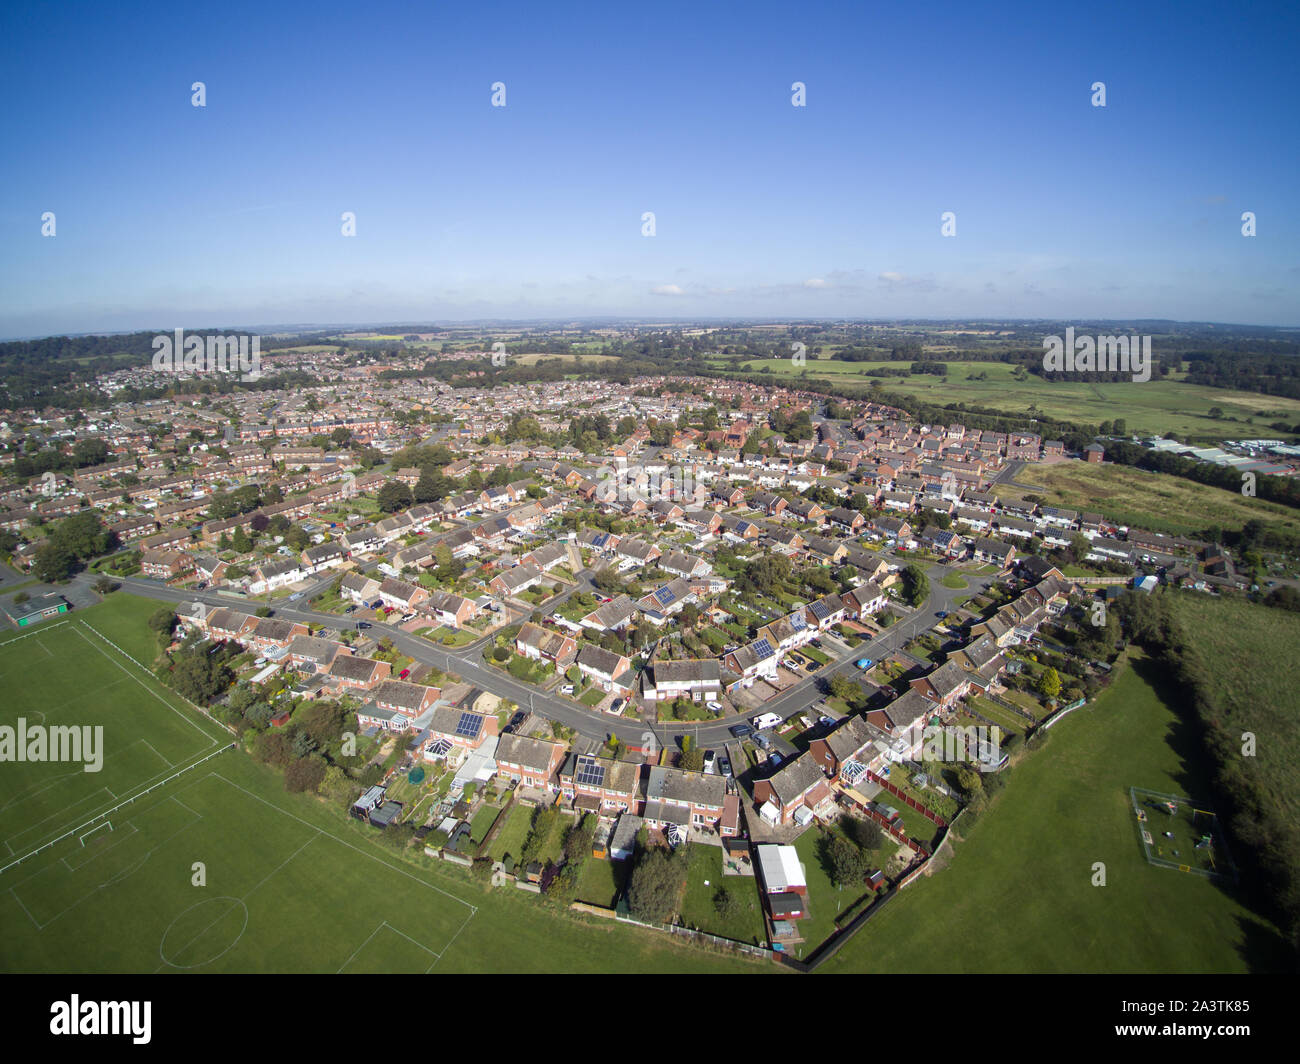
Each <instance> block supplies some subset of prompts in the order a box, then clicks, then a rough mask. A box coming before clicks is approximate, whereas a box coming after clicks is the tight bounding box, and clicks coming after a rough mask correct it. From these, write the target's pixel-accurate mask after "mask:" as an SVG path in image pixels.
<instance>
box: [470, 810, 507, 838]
mask: <svg viewBox="0 0 1300 1064" xmlns="http://www.w3.org/2000/svg"><path fill="white" fill-rule="evenodd" d="M500 815H501V807H500V806H499V805H490V804H488V803H487V802H484V803H483V804H482V805H481V806H479V809H478V812H477V813H475V814H474V815H473V817H471V818H470V822H469V837H470V838H471V839H473V840H474V841H475V842H476V843H480V842H482V841H483V839H484V838H486V837H487V833H488V831H490V830H491V828H492V825H493V823H495V822H496V818H497V817H498V816H500Z"/></svg>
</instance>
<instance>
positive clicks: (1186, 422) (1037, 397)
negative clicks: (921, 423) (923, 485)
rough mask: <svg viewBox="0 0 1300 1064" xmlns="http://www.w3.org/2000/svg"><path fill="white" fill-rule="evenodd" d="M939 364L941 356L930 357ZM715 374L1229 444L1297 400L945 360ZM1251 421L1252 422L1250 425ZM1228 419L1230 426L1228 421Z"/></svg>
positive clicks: (726, 365) (1259, 430)
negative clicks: (935, 368)
mask: <svg viewBox="0 0 1300 1064" xmlns="http://www.w3.org/2000/svg"><path fill="white" fill-rule="evenodd" d="M935 357H937V358H938V360H939V361H942V356H941V355H936V356H935ZM711 365H713V366H715V367H717V368H719V369H733V370H742V371H744V372H746V373H762V372H763V371H764V370H765V369H770V370H771V371H772V376H773V377H775V378H782V377H799V376H801V375H802V374H804V373H807V375H808V378H809V379H811V380H826V381H839V382H841V383H849V382H852V383H855V384H860V385H863V386H869V385H870V384H871V382H872V381H879V382H880V386H881V387H882V388H883V389H884V390H885V391H886V392H891V391H892V392H899V393H905V394H908V395H915V396H917V397H918V398H920V399H922V400H924V401H926V402H930V403H936V404H939V405H945V404H947V403H971V404H973V405H976V406H986V407H989V408H991V409H998V410H1007V411H1011V412H1014V413H1024V412H1025V411H1026V410H1028V409H1029V408H1030V406H1031V405H1032V406H1037V407H1038V409H1039V410H1040V411H1042V413H1043V414H1045V415H1047V416H1048V417H1055V418H1061V419H1063V420H1066V421H1077V422H1083V423H1086V424H1092V425H1100V424H1101V423H1102V422H1103V421H1113V420H1114V419H1115V418H1124V419H1125V421H1126V422H1127V428H1128V431H1129V432H1136V433H1160V434H1163V433H1165V432H1175V433H1178V434H1180V435H1181V434H1191V435H1194V436H1197V437H1203V438H1206V439H1232V438H1236V437H1241V436H1277V435H1278V433H1277V432H1276V430H1273V429H1270V428H1268V425H1269V423H1270V422H1273V421H1279V420H1281V421H1286V422H1288V423H1290V424H1295V423H1296V422H1298V421H1300V400H1295V399H1286V398H1281V397H1278V396H1271V395H1263V394H1261V393H1258V392H1239V391H1230V390H1227V389H1221V388H1206V387H1204V386H1203V385H1189V384H1183V383H1181V382H1179V381H1177V380H1173V379H1165V380H1158V379H1152V380H1150V381H1146V382H1143V383H1140V384H1139V383H1135V382H1131V381H1130V382H1124V383H1119V384H1110V383H1094V382H1091V381H1086V380H1080V381H1058V382H1051V381H1046V380H1043V379H1041V378H1039V377H1035V376H1032V375H1031V376H1030V377H1029V378H1028V379H1027V380H1024V381H1019V380H1017V379H1016V378H1015V376H1014V375H1013V372H1012V371H1013V370H1014V368H1015V367H1014V366H1012V365H1010V364H1009V363H1005V362H949V363H948V378H947V380H946V381H945V380H944V378H941V377H936V376H933V375H930V374H921V375H917V376H906V377H870V376H867V375H866V374H868V373H869V372H871V371H872V370H878V369H907V368H908V367H909V366H910V365H911V363H910V362H836V361H832V360H830V359H813V358H810V359H808V361H807V363H806V364H805V365H804V366H802V367H800V366H795V365H794V364H793V363H791V362H790V361H789V360H788V359H750V360H748V361H745V362H740V361H737V360H734V359H713V360H711ZM972 374H976V375H978V374H985V375H986V379H985V380H968V379H967V378H968V377H969V376H970V375H972ZM1214 407H1218V408H1219V409H1220V410H1222V411H1223V413H1224V417H1222V418H1213V417H1211V416H1210V410H1211V409H1212V408H1214ZM1252 418H1253V419H1254V420H1253V421H1252V420H1251V419H1252ZM1230 419H1235V420H1230Z"/></svg>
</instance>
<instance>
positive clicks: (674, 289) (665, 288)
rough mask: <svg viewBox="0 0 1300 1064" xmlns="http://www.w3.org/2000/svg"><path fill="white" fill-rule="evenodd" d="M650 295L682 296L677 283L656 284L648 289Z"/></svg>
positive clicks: (680, 287) (683, 293) (680, 288)
mask: <svg viewBox="0 0 1300 1064" xmlns="http://www.w3.org/2000/svg"><path fill="white" fill-rule="evenodd" d="M650 294H651V295H656V296H684V295H685V294H686V293H685V292H683V291H682V286H681V285H677V284H657V285H655V286H654V287H653V288H652V289H650Z"/></svg>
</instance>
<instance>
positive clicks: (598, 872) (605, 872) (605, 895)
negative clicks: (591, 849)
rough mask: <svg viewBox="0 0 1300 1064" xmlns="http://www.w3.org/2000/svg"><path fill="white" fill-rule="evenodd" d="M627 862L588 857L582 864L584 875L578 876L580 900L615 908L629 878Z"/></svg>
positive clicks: (606, 907) (605, 907)
mask: <svg viewBox="0 0 1300 1064" xmlns="http://www.w3.org/2000/svg"><path fill="white" fill-rule="evenodd" d="M627 864H628V862H626V861H602V860H601V859H600V858H599V857H588V858H587V861H586V863H585V864H584V865H583V866H582V875H581V876H580V877H579V878H578V893H577V899H578V901H585V902H586V903H587V904H588V905H599V906H601V907H602V908H604V909H612V908H614V903H615V902H616V901H617V900H618V896H619V894H620V893H622V890H623V884H624V881H625V880H626V878H627Z"/></svg>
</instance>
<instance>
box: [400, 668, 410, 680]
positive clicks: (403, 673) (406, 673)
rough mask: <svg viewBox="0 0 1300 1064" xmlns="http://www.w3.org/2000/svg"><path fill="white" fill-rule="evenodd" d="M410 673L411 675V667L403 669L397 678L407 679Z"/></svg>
mask: <svg viewBox="0 0 1300 1064" xmlns="http://www.w3.org/2000/svg"><path fill="white" fill-rule="evenodd" d="M410 675H411V670H410V669H403V670H402V671H401V672H400V673H398V674H397V678H398V679H399V680H405V679H406V678H407V677H408V676H410Z"/></svg>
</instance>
